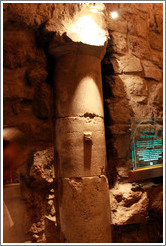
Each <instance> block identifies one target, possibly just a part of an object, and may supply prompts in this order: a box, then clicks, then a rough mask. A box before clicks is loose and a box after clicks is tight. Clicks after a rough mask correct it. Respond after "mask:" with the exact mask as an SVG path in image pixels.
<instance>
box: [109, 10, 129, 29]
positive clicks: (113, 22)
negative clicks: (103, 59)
mask: <svg viewBox="0 0 166 246" xmlns="http://www.w3.org/2000/svg"><path fill="white" fill-rule="evenodd" d="M118 12H119V11H118ZM119 14H120V13H119ZM107 28H108V29H110V30H111V31H115V32H120V33H125V34H126V33H127V21H126V20H125V19H123V18H122V16H119V18H118V19H112V18H111V16H110V18H108V23H107Z"/></svg>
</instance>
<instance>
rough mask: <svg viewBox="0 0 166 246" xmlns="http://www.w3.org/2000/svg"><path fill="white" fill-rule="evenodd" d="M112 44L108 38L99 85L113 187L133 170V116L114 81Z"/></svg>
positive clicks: (119, 84) (118, 81) (120, 83)
mask: <svg viewBox="0 0 166 246" xmlns="http://www.w3.org/2000/svg"><path fill="white" fill-rule="evenodd" d="M112 44H113V40H112V37H111V35H110V39H108V45H107V51H106V55H105V57H104V59H103V60H102V63H101V67H102V83H103V100H104V116H105V117H104V118H105V132H106V150H107V163H108V164H107V176H108V179H109V184H110V186H111V187H112V186H113V185H114V184H115V182H116V181H117V180H118V179H127V178H128V171H129V169H130V168H131V166H132V160H131V156H130V153H131V146H130V145H131V144H130V143H131V141H130V138H131V137H130V117H131V116H134V112H133V109H132V107H131V105H130V101H129V100H128V99H127V93H126V88H125V86H124V83H123V81H122V80H121V78H120V77H119V76H116V77H115V73H114V68H113V65H112V63H111V58H112V57H113V52H114V50H113V45H112Z"/></svg>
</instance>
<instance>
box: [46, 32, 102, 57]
mask: <svg viewBox="0 0 166 246" xmlns="http://www.w3.org/2000/svg"><path fill="white" fill-rule="evenodd" d="M49 53H50V55H52V56H54V57H55V58H58V57H61V56H66V55H70V54H82V55H91V56H95V57H97V58H99V59H100V60H102V59H103V57H104V55H105V53H106V42H105V44H104V45H103V46H95V45H89V44H84V43H82V42H73V41H72V40H71V39H70V38H68V37H67V36H66V35H64V34H63V35H62V38H61V39H58V38H57V37H56V36H54V38H53V40H52V41H51V44H50V46H49Z"/></svg>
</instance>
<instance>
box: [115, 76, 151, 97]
mask: <svg viewBox="0 0 166 246" xmlns="http://www.w3.org/2000/svg"><path fill="white" fill-rule="evenodd" d="M119 78H120V79H121V80H122V81H123V83H124V86H125V90H126V93H127V96H128V98H129V99H130V98H131V96H138V97H143V99H144V97H147V94H148V90H147V85H146V82H145V80H144V79H142V78H141V77H140V76H137V75H119ZM138 100H139V98H138Z"/></svg>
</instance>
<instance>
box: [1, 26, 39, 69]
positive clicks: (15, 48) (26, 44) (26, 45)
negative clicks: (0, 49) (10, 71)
mask: <svg viewBox="0 0 166 246" xmlns="http://www.w3.org/2000/svg"><path fill="white" fill-rule="evenodd" d="M34 60H35V37H34V33H33V32H32V31H29V32H28V31H22V30H20V31H18V30H17V31H5V32H4V66H5V67H9V68H17V67H23V66H25V65H27V64H28V63H29V61H34Z"/></svg>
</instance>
